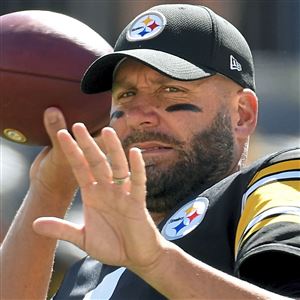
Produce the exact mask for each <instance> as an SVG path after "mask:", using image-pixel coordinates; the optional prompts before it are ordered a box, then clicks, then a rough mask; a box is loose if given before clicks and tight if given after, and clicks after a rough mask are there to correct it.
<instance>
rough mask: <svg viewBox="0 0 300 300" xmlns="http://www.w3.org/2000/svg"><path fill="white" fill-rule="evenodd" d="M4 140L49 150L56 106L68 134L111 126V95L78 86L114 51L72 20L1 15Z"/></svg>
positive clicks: (33, 13)
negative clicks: (48, 118) (77, 126)
mask: <svg viewBox="0 0 300 300" xmlns="http://www.w3.org/2000/svg"><path fill="white" fill-rule="evenodd" d="M0 24H1V26H0V41H1V52H0V58H1V59H0V91H1V95H0V98H1V110H0V131H1V136H2V137H3V138H6V139H8V140H10V141H13V142H18V143H22V144H27V145H39V146H43V145H49V144H50V140H49V138H48V136H47V133H46V131H45V128H44V125H43V113H44V111H45V109H46V108H47V107H52V106H55V107H58V108H60V109H61V110H62V112H63V113H64V115H65V118H66V121H67V126H68V129H70V128H71V126H72V124H73V123H75V122H83V123H84V124H85V125H86V126H87V128H88V130H89V131H90V133H91V134H93V133H95V132H98V131H100V130H101V128H103V127H104V126H106V125H107V124H108V122H109V113H110V106H111V96H110V93H108V92H107V93H99V94H93V95H87V94H84V93H82V92H81V90H80V81H81V78H82V76H83V74H84V72H85V70H86V69H87V68H88V66H89V65H90V64H91V63H92V62H93V61H94V60H95V59H96V58H98V57H99V56H102V55H105V54H107V53H110V52H112V50H113V49H112V47H111V46H110V45H109V44H108V43H107V42H106V40H105V39H104V38H102V37H101V36H100V35H99V34H98V33H96V32H95V31H94V30H93V29H91V28H90V27H89V26H87V25H85V24H84V23H82V22H81V21H79V20H77V19H74V18H72V17H69V16H66V15H63V14H60V13H56V12H51V11H41V10H28V11H19V12H14V13H10V14H6V15H2V16H0Z"/></svg>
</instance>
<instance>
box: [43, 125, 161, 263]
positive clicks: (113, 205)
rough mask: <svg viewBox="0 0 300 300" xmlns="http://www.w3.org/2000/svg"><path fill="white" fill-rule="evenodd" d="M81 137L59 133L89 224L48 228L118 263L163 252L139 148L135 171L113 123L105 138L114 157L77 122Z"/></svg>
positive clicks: (134, 158)
mask: <svg viewBox="0 0 300 300" xmlns="http://www.w3.org/2000/svg"><path fill="white" fill-rule="evenodd" d="M74 134H75V136H76V139H77V143H78V144H77V143H76V142H75V141H74V140H73V139H72V137H71V136H70V135H69V134H67V133H66V132H61V133H60V135H59V139H60V142H61V145H62V148H63V150H64V152H65V154H66V157H68V160H69V163H70V165H71V166H72V169H73V172H74V174H75V176H76V179H77V181H78V183H79V186H80V188H81V193H82V201H83V209H84V220H85V223H84V225H83V227H81V228H79V227H77V226H75V225H74V224H67V223H65V222H64V221H57V220H55V221H54V223H53V221H52V223H51V226H50V227H49V228H48V229H49V230H48V231H47V233H45V232H44V234H47V235H50V236H52V237H55V238H59V239H65V240H68V241H71V242H72V243H74V244H76V245H77V246H79V247H80V248H82V249H84V250H85V251H86V252H87V253H88V254H89V255H90V256H92V257H94V258H96V259H97V260H99V261H101V262H103V263H106V264H110V265H118V266H127V267H128V266H131V267H132V266H136V267H146V266H147V265H150V264H151V263H152V261H154V260H155V259H156V257H157V256H158V255H159V239H161V237H160V234H159V233H158V231H157V229H156V228H155V225H154V223H153V221H152V219H151V217H150V216H149V213H148V211H147V209H146V206H145V197H146V191H145V182H146V176H145V169H144V163H143V159H142V156H141V154H140V152H139V151H137V150H135V151H131V152H130V167H131V177H130V179H129V178H127V179H126V182H124V183H122V184H117V183H115V182H114V181H113V179H112V178H114V177H116V178H122V177H126V176H124V175H125V174H128V170H129V169H128V168H129V167H128V163H127V159H126V157H125V154H124V152H123V149H122V147H121V143H120V141H119V140H118V138H117V136H116V135H115V133H114V132H113V131H112V130H111V129H107V130H106V131H104V132H103V134H102V135H103V140H104V142H105V148H106V149H107V156H109V158H110V161H111V163H108V160H107V156H106V155H104V153H103V152H102V151H101V150H100V149H99V147H98V146H97V145H96V143H95V142H94V140H93V139H92V138H91V137H90V136H89V135H88V133H87V131H86V129H85V128H84V127H82V126H78V127H76V126H75V127H74Z"/></svg>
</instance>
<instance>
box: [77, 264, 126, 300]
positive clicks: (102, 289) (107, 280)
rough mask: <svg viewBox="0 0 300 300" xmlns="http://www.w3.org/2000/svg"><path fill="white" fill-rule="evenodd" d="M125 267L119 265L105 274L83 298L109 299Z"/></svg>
mask: <svg viewBox="0 0 300 300" xmlns="http://www.w3.org/2000/svg"><path fill="white" fill-rule="evenodd" d="M125 270H126V268H124V267H121V268H118V269H117V270H115V271H113V272H111V273H109V274H107V275H106V276H105V277H104V278H103V280H102V281H101V283H99V285H98V286H97V287H96V288H95V289H93V290H91V291H90V292H88V293H87V294H86V295H85V296H84V298H83V300H99V299H101V300H109V299H110V297H111V296H112V294H113V292H114V290H115V288H116V286H117V284H118V282H119V280H120V277H121V276H122V274H123V273H124V271H125Z"/></svg>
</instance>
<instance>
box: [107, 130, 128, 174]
mask: <svg viewBox="0 0 300 300" xmlns="http://www.w3.org/2000/svg"><path fill="white" fill-rule="evenodd" d="M102 138H103V142H104V144H105V149H106V151H107V154H108V156H109V160H110V165H111V170H112V176H113V178H114V179H123V178H127V177H128V174H129V167H128V162H127V158H126V156H125V153H124V150H123V148H122V144H121V142H120V140H119V138H118V136H117V134H116V132H115V131H114V130H113V129H112V128H109V127H107V128H104V129H103V130H102Z"/></svg>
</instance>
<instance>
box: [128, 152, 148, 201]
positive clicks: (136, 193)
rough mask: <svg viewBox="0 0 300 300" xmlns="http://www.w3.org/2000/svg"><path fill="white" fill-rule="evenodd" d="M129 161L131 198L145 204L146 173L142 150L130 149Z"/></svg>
mask: <svg viewBox="0 0 300 300" xmlns="http://www.w3.org/2000/svg"><path fill="white" fill-rule="evenodd" d="M129 160H130V168H131V176H130V179H131V197H132V198H133V199H134V200H135V201H142V202H143V203H144V204H145V201H144V200H145V197H146V172H145V163H144V160H143V157H142V153H141V150H140V149H138V148H132V149H130V151H129Z"/></svg>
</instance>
